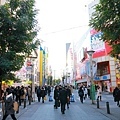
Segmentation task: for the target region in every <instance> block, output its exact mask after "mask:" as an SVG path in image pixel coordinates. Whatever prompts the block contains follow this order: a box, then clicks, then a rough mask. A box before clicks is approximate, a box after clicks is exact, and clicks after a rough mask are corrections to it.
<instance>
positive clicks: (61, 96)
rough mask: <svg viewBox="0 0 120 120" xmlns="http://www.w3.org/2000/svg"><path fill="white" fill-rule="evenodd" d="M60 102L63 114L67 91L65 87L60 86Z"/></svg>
mask: <svg viewBox="0 0 120 120" xmlns="http://www.w3.org/2000/svg"><path fill="white" fill-rule="evenodd" d="M60 103H61V112H62V114H65V105H66V103H67V91H66V89H65V87H62V90H61V91H60Z"/></svg>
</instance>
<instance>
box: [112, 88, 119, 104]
mask: <svg viewBox="0 0 120 120" xmlns="http://www.w3.org/2000/svg"><path fill="white" fill-rule="evenodd" d="M113 97H114V101H115V102H116V101H119V100H120V90H119V89H118V88H117V87H116V88H115V89H114V90H113Z"/></svg>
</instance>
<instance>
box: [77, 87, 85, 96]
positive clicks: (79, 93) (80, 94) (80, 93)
mask: <svg viewBox="0 0 120 120" xmlns="http://www.w3.org/2000/svg"><path fill="white" fill-rule="evenodd" d="M78 95H79V96H80V97H83V96H84V91H83V88H82V87H80V89H79V90H78Z"/></svg>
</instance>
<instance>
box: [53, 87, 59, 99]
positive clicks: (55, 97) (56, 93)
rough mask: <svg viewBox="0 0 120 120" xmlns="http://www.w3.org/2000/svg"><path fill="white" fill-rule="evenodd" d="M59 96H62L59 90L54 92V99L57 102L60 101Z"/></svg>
mask: <svg viewBox="0 0 120 120" xmlns="http://www.w3.org/2000/svg"><path fill="white" fill-rule="evenodd" d="M59 94H60V91H59V90H58V89H55V90H54V99H55V100H59V99H60V98H59Z"/></svg>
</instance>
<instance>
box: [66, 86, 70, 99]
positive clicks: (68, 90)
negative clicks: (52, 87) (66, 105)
mask: <svg viewBox="0 0 120 120" xmlns="http://www.w3.org/2000/svg"><path fill="white" fill-rule="evenodd" d="M66 90H67V96H69V97H70V95H71V90H70V89H69V88H67V89H66Z"/></svg>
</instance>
